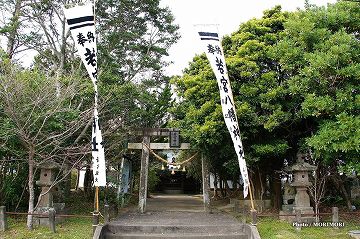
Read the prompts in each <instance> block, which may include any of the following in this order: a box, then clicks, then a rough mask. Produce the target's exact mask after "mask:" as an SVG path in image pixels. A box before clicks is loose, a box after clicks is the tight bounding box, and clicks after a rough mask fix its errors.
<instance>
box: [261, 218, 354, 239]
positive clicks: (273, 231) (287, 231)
mask: <svg viewBox="0 0 360 239" xmlns="http://www.w3.org/2000/svg"><path fill="white" fill-rule="evenodd" d="M257 228H258V231H259V233H260V236H261V238H262V239H278V238H284V239H329V238H336V239H353V238H352V237H350V236H349V235H348V232H349V231H351V230H359V226H358V225H357V226H356V225H355V224H354V223H345V227H341V228H339V229H334V228H331V227H303V228H302V229H301V231H296V229H295V227H293V226H292V224H290V223H288V222H284V221H280V220H278V219H274V218H261V219H260V220H259V221H258V224H257Z"/></svg>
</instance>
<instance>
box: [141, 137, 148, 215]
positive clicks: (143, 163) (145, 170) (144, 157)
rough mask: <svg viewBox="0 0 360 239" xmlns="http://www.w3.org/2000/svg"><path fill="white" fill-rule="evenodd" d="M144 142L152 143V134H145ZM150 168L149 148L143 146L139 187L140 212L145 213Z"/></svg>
mask: <svg viewBox="0 0 360 239" xmlns="http://www.w3.org/2000/svg"><path fill="white" fill-rule="evenodd" d="M143 143H144V144H146V145H150V136H148V135H144V138H143ZM148 170H149V150H148V149H147V147H146V146H143V148H142V155H141V169H140V187H139V211H140V213H144V212H145V211H146V197H147V181H148Z"/></svg>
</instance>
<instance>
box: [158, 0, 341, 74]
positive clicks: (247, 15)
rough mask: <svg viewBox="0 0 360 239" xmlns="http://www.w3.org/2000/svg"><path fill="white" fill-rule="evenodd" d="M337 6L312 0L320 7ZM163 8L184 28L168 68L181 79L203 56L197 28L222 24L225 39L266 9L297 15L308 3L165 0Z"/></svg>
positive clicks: (298, 0)
mask: <svg viewBox="0 0 360 239" xmlns="http://www.w3.org/2000/svg"><path fill="white" fill-rule="evenodd" d="M334 2H336V0H310V3H311V4H316V5H318V6H320V5H326V4H327V3H334ZM161 5H162V6H168V7H169V8H170V9H171V11H172V13H173V14H174V16H175V23H176V24H178V25H179V26H180V30H179V31H180V34H181V39H180V40H179V41H178V43H177V44H175V45H174V46H172V48H171V49H170V52H169V54H170V55H169V59H171V60H172V61H173V62H174V64H172V65H171V66H169V67H168V68H167V73H168V74H169V75H174V74H177V75H180V74H181V73H182V70H183V69H184V68H185V67H187V65H188V63H189V62H190V61H191V60H192V58H193V57H194V56H195V54H199V53H201V52H202V51H201V47H200V40H199V39H198V36H197V35H196V31H195V28H194V24H219V26H218V29H219V33H220V36H224V35H228V34H231V33H232V32H234V31H236V30H237V29H238V27H239V25H240V24H241V23H243V22H246V21H247V20H249V19H251V18H259V17H261V16H262V12H263V11H264V10H266V9H270V8H272V7H274V6H275V5H281V6H282V9H283V10H286V11H294V10H296V9H297V8H304V0H249V1H241V0H222V1H219V0H161Z"/></svg>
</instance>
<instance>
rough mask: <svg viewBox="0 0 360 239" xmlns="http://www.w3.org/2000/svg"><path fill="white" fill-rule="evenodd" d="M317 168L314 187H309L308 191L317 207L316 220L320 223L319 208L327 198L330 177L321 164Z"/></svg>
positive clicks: (313, 181)
mask: <svg viewBox="0 0 360 239" xmlns="http://www.w3.org/2000/svg"><path fill="white" fill-rule="evenodd" d="M316 166H317V168H316V170H315V171H314V173H313V180H312V185H311V186H309V187H308V191H309V194H310V196H311V198H312V199H313V201H314V205H315V220H316V222H319V206H320V204H321V203H322V200H323V199H324V196H325V191H326V190H325V189H326V188H325V185H326V182H327V178H328V177H329V175H328V171H327V170H326V169H325V168H324V167H323V166H322V165H321V163H320V162H318V163H317V165H316Z"/></svg>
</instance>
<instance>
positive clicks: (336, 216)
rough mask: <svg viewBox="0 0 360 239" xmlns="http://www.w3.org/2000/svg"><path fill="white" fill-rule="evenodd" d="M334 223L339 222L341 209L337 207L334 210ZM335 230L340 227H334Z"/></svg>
mask: <svg viewBox="0 0 360 239" xmlns="http://www.w3.org/2000/svg"><path fill="white" fill-rule="evenodd" d="M332 222H333V223H335V224H336V223H338V222H339V208H337V207H333V208H332ZM334 228H338V227H337V226H334Z"/></svg>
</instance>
